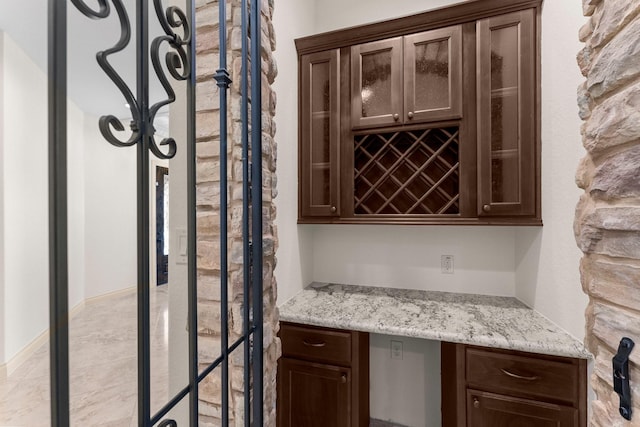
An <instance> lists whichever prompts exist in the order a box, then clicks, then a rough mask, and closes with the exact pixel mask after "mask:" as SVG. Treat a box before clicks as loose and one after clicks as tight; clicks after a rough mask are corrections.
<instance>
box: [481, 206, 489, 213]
mask: <svg viewBox="0 0 640 427" xmlns="http://www.w3.org/2000/svg"><path fill="white" fill-rule="evenodd" d="M482 210H483V211H485V212H491V205H484V206H483V207H482Z"/></svg>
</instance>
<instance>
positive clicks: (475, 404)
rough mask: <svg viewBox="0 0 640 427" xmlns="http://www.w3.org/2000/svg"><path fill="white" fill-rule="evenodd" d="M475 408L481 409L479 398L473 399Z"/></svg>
mask: <svg viewBox="0 0 640 427" xmlns="http://www.w3.org/2000/svg"><path fill="white" fill-rule="evenodd" d="M473 407H474V408H479V407H480V401H479V400H478V398H477V397H474V398H473Z"/></svg>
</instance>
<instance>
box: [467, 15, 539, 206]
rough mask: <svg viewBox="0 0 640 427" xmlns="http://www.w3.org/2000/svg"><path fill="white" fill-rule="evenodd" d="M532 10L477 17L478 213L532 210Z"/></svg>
mask: <svg viewBox="0 0 640 427" xmlns="http://www.w3.org/2000/svg"><path fill="white" fill-rule="evenodd" d="M534 21H535V15H534V11H533V10H525V11H522V12H516V13H510V14H507V15H502V16H498V17H493V18H488V19H484V20H481V21H478V24H477V25H478V32H477V42H478V67H479V72H478V89H477V90H478V137H479V152H478V160H479V179H480V190H481V191H480V194H479V198H478V204H479V206H478V214H479V215H481V216H492V215H511V216H512V215H534V214H535V210H536V208H535V203H536V199H537V194H538V189H537V186H536V184H535V183H536V180H535V174H536V171H537V170H538V167H537V150H536V148H535V147H536V143H535V138H536V136H535V132H534V129H535V123H536V114H535V111H536V109H535V99H536V93H535V89H534V88H535V84H534V83H535V75H536V69H535V63H536V61H535V54H536V50H535V43H536V41H535V31H534Z"/></svg>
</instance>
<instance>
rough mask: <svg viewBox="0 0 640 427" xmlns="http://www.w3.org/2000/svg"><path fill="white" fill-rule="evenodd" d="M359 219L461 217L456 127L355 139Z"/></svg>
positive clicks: (356, 203)
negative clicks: (368, 216)
mask: <svg viewBox="0 0 640 427" xmlns="http://www.w3.org/2000/svg"><path fill="white" fill-rule="evenodd" d="M354 143H355V149H354V198H355V200H354V213H355V214H357V215H388V214H391V215H393V214H398V215H409V214H411V215H433V214H457V213H459V211H460V206H459V200H460V160H459V135H458V128H457V127H449V128H441V129H420V130H411V131H401V132H389V133H381V134H366V135H356V136H355V141H354Z"/></svg>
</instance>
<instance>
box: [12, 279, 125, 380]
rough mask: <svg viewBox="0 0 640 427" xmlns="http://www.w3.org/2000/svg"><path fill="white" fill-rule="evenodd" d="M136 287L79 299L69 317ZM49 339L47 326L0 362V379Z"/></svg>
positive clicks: (13, 370)
mask: <svg viewBox="0 0 640 427" xmlns="http://www.w3.org/2000/svg"><path fill="white" fill-rule="evenodd" d="M135 290H136V287H135V286H132V287H130V288H125V289H120V290H118V291H113V292H108V293H106V294H103V295H98V296H95V297H91V298H86V299H84V300H83V301H80V302H79V303H78V304H76V305H75V306H74V307H73V308H72V309H71V311H69V318H70V319H72V318H73V317H74V316H75V315H76V314H78V313H79V312H80V311H81V310H82V309H83V308H84V307H85V305H86V304H90V303H94V302H98V301H102V300H104V299H108V298H112V297H115V296H120V295H126V294H129V293H132V292H135ZM48 340H49V329H48V328H47V329H46V330H45V331H44V332H42V333H41V334H40V335H38V336H37V337H36V338H34V339H33V340H32V341H31V342H30V343H29V344H27V345H26V346H25V347H24V348H23V349H22V350H20V351H19V352H18V354H16V355H15V356H13V357H12V358H11V360H9V361H7V362H6V363H3V364H0V381H4V380H6V379H7V377H8V376H9V375H11V374H12V373H14V372H15V370H16V369H17V368H18V367H19V366H20V365H22V364H23V363H24V361H25V360H27V359H28V358H29V357H31V356H32V355H33V353H35V351H36V350H37V349H38V348H40V346H42V345H43V344H44V343H46V342H47V341H48Z"/></svg>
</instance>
